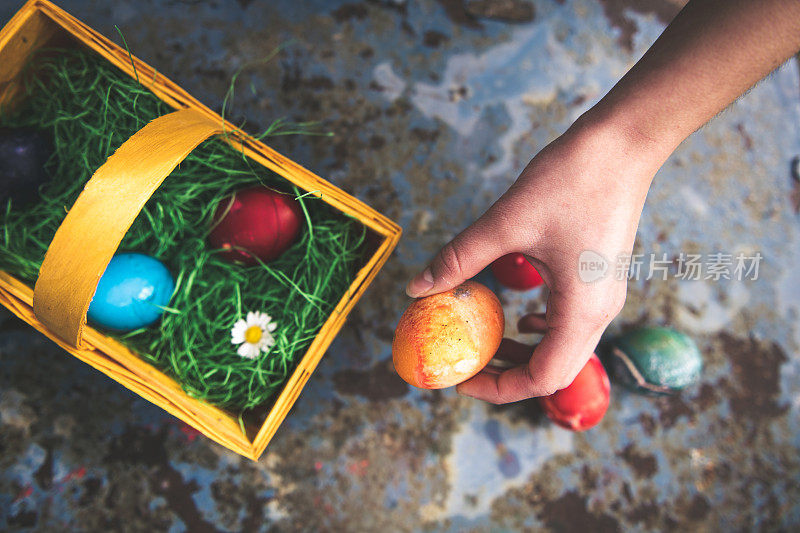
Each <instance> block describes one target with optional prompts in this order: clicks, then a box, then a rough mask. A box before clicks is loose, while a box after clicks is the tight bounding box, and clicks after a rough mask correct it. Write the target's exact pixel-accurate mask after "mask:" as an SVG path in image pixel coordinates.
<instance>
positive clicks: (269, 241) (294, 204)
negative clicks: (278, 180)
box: [208, 186, 302, 265]
mask: <svg viewBox="0 0 800 533" xmlns="http://www.w3.org/2000/svg"><path fill="white" fill-rule="evenodd" d="M301 219H302V212H301V210H300V205H299V203H298V201H297V200H295V198H294V196H292V195H289V194H283V193H280V192H277V191H273V190H272V189H268V188H266V187H262V186H257V187H251V188H249V189H245V190H242V191H238V192H236V193H235V194H233V195H232V196H229V197H228V198H226V199H225V200H223V201H222V202H220V204H219V206H218V207H217V211H216V213H215V214H214V221H213V224H212V229H211V232H210V233H209V235H208V243H209V244H210V245H211V247H212V248H219V249H223V250H226V251H224V252H222V256H223V257H224V258H226V259H228V260H230V261H238V262H242V263H244V264H247V265H255V264H258V260H261V261H263V262H265V263H267V262H269V261H272V260H273V259H276V258H277V257H279V256H280V255H281V254H282V253H283V252H285V251H286V250H287V249H288V248H289V247H290V246H291V245H292V244H294V242H295V240H296V239H297V235H298V234H299V233H300V221H301Z"/></svg>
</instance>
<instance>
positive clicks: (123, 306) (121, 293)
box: [88, 253, 175, 331]
mask: <svg viewBox="0 0 800 533" xmlns="http://www.w3.org/2000/svg"><path fill="white" fill-rule="evenodd" d="M174 290H175V280H174V279H173V278H172V274H170V272H169V270H168V269H167V267H166V266H164V264H163V263H162V262H161V261H159V260H158V259H154V258H152V257H150V256H147V255H143V254H134V253H124V254H117V255H115V256H114V257H113V258H112V259H111V262H110V263H108V266H107V267H106V271H105V273H103V277H101V278H100V283H98V284H97V290H96V291H95V293H94V298H92V303H91V304H90V305H89V314H88V317H89V320H90V321H91V322H92V324H94V325H96V326H101V327H103V328H108V329H113V330H117V331H131V330H134V329H139V328H143V327H146V326H149V325H150V324H153V323H154V322H156V321H157V320H158V319H159V318H161V315H162V313H163V311H162V309H161V308H160V307H159V306H162V307H163V306H166V305H167V304H169V300H170V298H171V297H172V291H174Z"/></svg>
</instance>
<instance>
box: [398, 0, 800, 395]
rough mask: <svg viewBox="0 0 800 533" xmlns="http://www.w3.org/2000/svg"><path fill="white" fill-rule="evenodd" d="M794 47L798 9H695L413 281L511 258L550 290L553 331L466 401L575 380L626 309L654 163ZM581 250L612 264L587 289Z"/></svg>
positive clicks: (787, 2) (788, 2) (464, 275)
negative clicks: (621, 261) (520, 258)
mask: <svg viewBox="0 0 800 533" xmlns="http://www.w3.org/2000/svg"><path fill="white" fill-rule="evenodd" d="M798 48H800V2H797V1H796V0H761V1H759V2H751V1H748V0H735V1H734V0H691V1H690V2H689V3H688V4H687V6H686V7H685V8H684V9H683V10H682V11H681V13H680V14H679V15H678V16H677V17H676V18H675V20H673V21H672V23H670V25H669V26H668V27H667V29H666V30H665V31H664V33H663V34H662V35H661V37H659V39H658V40H657V41H656V42H655V44H653V46H652V47H651V48H650V50H648V51H647V53H646V54H645V55H644V57H642V59H641V60H639V62H638V63H637V64H636V65H635V66H634V67H633V68H632V69H631V70H630V71H629V72H628V73H627V74H626V75H625V77H623V78H622V80H620V82H619V83H617V85H616V86H615V87H614V88H613V89H612V90H611V91H610V92H609V93H608V94H607V95H606V96H605V97H604V98H603V99H602V100H601V101H600V102H599V103H598V104H597V105H596V106H595V107H594V108H592V110H590V111H589V112H588V113H587V114H586V115H584V117H583V118H581V119H580V120H579V121H578V122H576V123H575V124H574V125H573V126H572V128H570V130H569V131H567V132H566V133H565V134H564V135H562V136H561V137H560V138H558V139H556V140H555V141H554V142H553V143H552V144H550V145H549V146H548V147H547V148H545V149H544V150H542V151H541V152H540V153H539V154H538V155H537V156H536V157H534V158H533V160H532V161H531V162H530V164H529V165H528V167H527V168H526V169H525V170H524V171H523V172H522V175H520V177H519V178H518V179H517V182H516V183H515V184H514V185H513V186H512V187H511V188H510V189H509V190H508V192H506V194H504V195H503V197H502V198H500V200H498V201H497V203H495V204H494V205H493V206H492V207H491V208H490V209H489V210H488V211H487V212H486V213H485V214H484V215H483V216H482V217H481V218H480V219H478V221H477V222H475V223H474V224H473V225H471V226H470V227H468V228H467V229H466V230H464V232H462V233H461V234H460V235H458V236H457V237H456V238H455V239H454V240H453V241H452V242H450V243H449V244H447V245H446V246H445V247H444V248H443V249H442V251H441V252H439V255H438V256H437V257H436V258H435V259H434V260H433V263H431V266H430V267H429V268H428V269H427V270H425V271H424V272H423V273H422V274H420V275H418V276H417V277H415V278H414V279H413V280H412V281H411V282H410V283H409V284H408V288H407V292H408V294H409V295H410V296H422V295H425V294H430V293H435V292H440V291H444V290H447V289H449V288H451V287H453V286H455V285H457V284H459V283H461V282H462V281H464V280H466V279H468V278H470V277H472V276H474V275H475V274H477V273H478V272H480V271H481V270H482V269H483V268H484V267H486V266H487V265H488V264H489V263H491V262H492V261H493V260H495V259H497V258H498V257H500V256H502V255H504V254H506V253H509V252H522V253H525V254H527V255H528V256H529V257H530V258H531V259H532V260H533V263H534V265H535V266H536V267H537V269H538V270H539V273H540V274H541V275H542V277H543V278H544V280H545V282H546V283H547V286H548V287H549V288H550V298H549V299H548V302H547V314H546V319H545V320H544V324H542V323H537V324H535V325H536V327H540V326H545V328H546V333H545V335H544V338H543V339H542V342H541V344H539V345H538V346H537V347H536V349H535V350H534V351H533V355H532V357H531V359H530V360H529V361H528V362H527V363H526V364H521V365H520V366H518V367H516V368H513V369H511V370H507V371H505V372H503V373H501V374H499V375H497V374H490V373H487V372H482V373H481V374H478V375H477V376H475V377H474V378H472V379H471V380H469V381H467V382H466V383H463V384H461V385H460V386H459V391H460V392H461V393H462V394H467V395H469V396H474V397H476V398H481V399H484V400H488V401H491V402H494V403H505V402H513V401H516V400H522V399H524V398H529V397H531V396H539V395H545V394H550V393H552V392H555V391H556V390H558V389H560V388H563V387H566V386H568V385H569V384H570V383H571V382H572V380H573V378H574V377H575V376H576V375H577V374H578V372H579V371H580V369H581V368H583V365H584V364H585V363H586V361H587V360H588V358H589V355H590V354H591V353H592V351H593V350H594V347H595V345H596V344H597V341H598V340H599V339H600V335H601V333H602V332H603V330H604V329H605V327H606V326H607V325H608V323H609V322H610V321H611V319H612V318H614V316H615V315H616V314H617V313H618V312H619V310H620V308H621V307H622V304H623V302H624V301H625V281H624V279H623V280H620V279H617V275H616V274H617V272H615V268H614V264H615V263H616V259H617V257H618V256H619V255H620V254H628V253H630V251H631V249H632V247H633V239H634V235H635V233H636V226H637V224H638V220H639V215H640V214H641V210H642V206H643V205H644V199H645V196H646V195H647V189H648V188H649V186H650V182H651V180H652V178H653V176H654V175H655V173H656V171H657V170H658V168H659V167H660V166H661V164H662V163H663V162H664V160H665V159H666V158H667V156H668V155H669V154H670V153H671V152H672V150H673V149H675V147H676V146H677V145H678V144H679V143H680V142H681V141H682V140H683V139H685V138H686V137H687V136H688V135H689V134H690V133H692V132H693V131H694V130H696V129H697V128H699V127H700V126H701V125H703V124H704V123H705V122H706V121H708V120H709V119H711V117H713V116H714V115H715V114H717V113H718V112H719V111H720V110H722V109H723V108H724V107H725V106H727V105H728V104H729V103H730V102H731V101H733V100H734V99H735V98H737V97H738V96H739V95H740V94H741V93H742V92H744V91H745V90H747V89H748V88H749V87H751V86H752V85H753V84H754V83H755V82H756V81H758V80H759V79H761V78H763V77H764V76H765V75H766V74H767V73H769V72H770V71H771V70H772V69H774V68H775V67H776V66H778V65H780V64H781V63H782V62H783V61H784V60H786V59H787V58H788V57H790V56H791V55H793V54H794V53H796V52H797V50H798ZM583 251H591V252H596V253H598V254H600V255H602V256H603V257H604V258H605V259H606V261H608V262H609V270H610V271H609V272H608V273H607V274H606V277H605V278H603V279H601V280H598V281H596V282H594V283H585V282H583V281H581V279H580V277H579V276H578V258H579V257H580V254H581V252H583ZM527 320H533V321H534V322H535V321H536V320H540V319H536V318H533V319H527ZM528 325H531V324H528Z"/></svg>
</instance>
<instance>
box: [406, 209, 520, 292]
mask: <svg viewBox="0 0 800 533" xmlns="http://www.w3.org/2000/svg"><path fill="white" fill-rule="evenodd" d="M496 205H497V204H495V206H496ZM497 212H498V211H497V209H490V210H489V211H487V212H486V213H484V214H483V216H481V217H480V218H479V219H478V220H476V221H475V223H473V224H472V225H471V226H469V227H468V228H467V229H465V230H464V231H462V232H461V233H459V234H458V235H457V236H456V237H455V238H454V239H453V240H452V241H450V242H449V243H447V244H446V245H445V246H444V247H443V248H442V249H441V250H440V251H439V253H438V254H436V257H434V258H433V261H431V263H430V265H429V266H428V267H427V268H426V269H425V270H423V271H422V272H421V273H420V274H417V275H416V276H415V277H414V278H413V279H412V280H411V281H410V282H409V283H408V285H407V286H406V293H407V294H408V295H409V296H411V297H412V298H419V297H422V296H428V295H430V294H436V293H439V292H444V291H446V290H449V289H452V288H453V287H456V286H458V285H460V284H462V283H463V282H465V281H466V280H468V279H469V278H471V277H472V276H475V275H476V274H478V273H479V272H480V271H481V270H483V269H484V268H486V267H487V266H488V265H489V263H491V262H492V261H494V260H495V259H497V258H498V257H500V256H501V255H504V254H506V253H508V252H510V251H512V249H513V248H514V242H513V241H512V239H511V238H509V237H510V235H509V234H508V233H509V232H508V231H507V230H506V226H505V225H504V224H503V222H502V220H501V217H499V216H498V215H497Z"/></svg>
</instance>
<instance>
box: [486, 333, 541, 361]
mask: <svg viewBox="0 0 800 533" xmlns="http://www.w3.org/2000/svg"><path fill="white" fill-rule="evenodd" d="M531 354H533V346H530V345H528V344H523V343H521V342H517V341H515V340H511V339H503V340H502V341H501V342H500V347H499V348H498V349H497V353H496V354H495V356H494V359H500V360H502V361H506V362H508V363H512V365H514V366H515V365H522V364H526V363H527V362H528V361H529V360H530V358H531ZM494 359H493V360H492V361H494ZM489 364H491V363H489Z"/></svg>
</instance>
